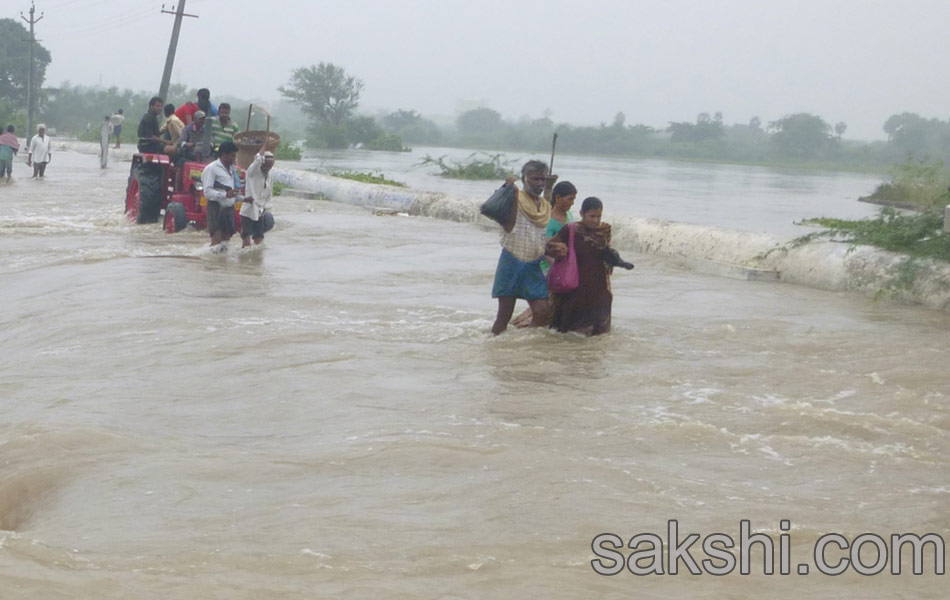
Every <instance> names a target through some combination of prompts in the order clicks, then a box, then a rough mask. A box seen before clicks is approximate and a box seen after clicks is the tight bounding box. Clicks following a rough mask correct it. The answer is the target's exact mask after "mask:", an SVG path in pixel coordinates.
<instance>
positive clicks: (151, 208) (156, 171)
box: [130, 164, 164, 224]
mask: <svg viewBox="0 0 950 600" xmlns="http://www.w3.org/2000/svg"><path fill="white" fill-rule="evenodd" d="M163 175H164V171H163V170H162V167H161V166H159V165H147V164H146V165H139V168H138V171H136V173H135V184H137V185H138V202H137V204H138V218H137V219H136V221H135V222H136V223H139V224H141V223H155V222H157V221H158V213H159V212H160V211H161V210H162V176H163ZM135 184H133V186H134V185H135ZM130 187H132V186H130Z"/></svg>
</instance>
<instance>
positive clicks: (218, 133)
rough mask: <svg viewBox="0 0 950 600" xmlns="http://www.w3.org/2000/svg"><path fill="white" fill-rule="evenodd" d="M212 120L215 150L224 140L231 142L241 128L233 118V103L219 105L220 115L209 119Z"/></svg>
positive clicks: (212, 138) (212, 140)
mask: <svg viewBox="0 0 950 600" xmlns="http://www.w3.org/2000/svg"><path fill="white" fill-rule="evenodd" d="M208 120H209V121H211V143H212V144H213V145H214V149H215V151H217V149H218V147H219V146H221V144H222V142H230V141H233V139H234V134H235V133H237V132H239V131H240V130H241V129H240V128H239V127H238V126H237V123H235V122H234V121H232V120H231V105H230V104H228V103H227V102H222V103H221V104H219V105H218V116H217V117H211V118H209V119H208Z"/></svg>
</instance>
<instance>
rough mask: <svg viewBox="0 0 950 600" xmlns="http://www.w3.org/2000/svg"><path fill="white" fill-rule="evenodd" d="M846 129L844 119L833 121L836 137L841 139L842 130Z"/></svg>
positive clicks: (846, 125)
mask: <svg viewBox="0 0 950 600" xmlns="http://www.w3.org/2000/svg"><path fill="white" fill-rule="evenodd" d="M847 130H848V124H847V123H845V122H844V121H838V122H837V123H835V135H837V136H838V139H839V140H840V139H841V136H843V135H844V132H845V131H847Z"/></svg>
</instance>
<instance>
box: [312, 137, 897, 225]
mask: <svg viewBox="0 0 950 600" xmlns="http://www.w3.org/2000/svg"><path fill="white" fill-rule="evenodd" d="M493 154H494V153H485V152H479V153H474V157H473V152H472V151H471V150H463V149H459V148H426V147H422V148H414V149H413V151H412V152H404V153H400V152H368V151H365V150H341V151H332V152H326V151H322V152H319V153H315V152H306V153H305V155H304V160H302V161H301V162H300V163H299V168H309V169H316V170H320V171H323V172H333V171H360V172H366V171H375V172H377V173H382V174H383V175H385V176H386V177H388V178H390V179H394V180H396V181H401V182H404V183H407V184H409V185H410V186H411V187H413V188H418V189H423V190H431V191H439V192H447V193H452V194H458V195H462V196H471V197H475V198H483V197H487V195H488V194H487V193H486V189H487V190H489V191H490V190H491V186H492V185H496V186H497V183H488V182H484V181H460V180H455V179H447V178H444V177H440V176H439V173H440V169H439V168H438V167H437V166H432V165H428V166H426V165H422V164H421V163H422V161H423V159H424V157H426V156H430V157H432V158H439V157H444V161H445V163H446V164H449V165H450V164H452V163H453V162H454V163H466V162H468V161H469V160H471V159H472V158H475V159H478V160H486V159H488V158H490V157H491V156H492V155H493ZM499 156H500V159H501V160H502V161H503V164H505V165H506V166H508V167H510V168H511V169H512V170H513V171H518V170H519V169H520V168H521V165H522V164H523V163H524V162H525V161H527V160H528V159H531V158H538V157H536V156H533V155H528V154H514V153H510V152H509V153H500V155H499ZM541 158H543V159H544V160H546V161H547V160H549V159H550V155H547V156H542V157H541ZM554 172H555V173H557V174H558V175H559V176H560V179H561V180H562V181H570V182H572V183H573V184H575V186H577V189H578V202H577V206H576V208H580V201H581V200H583V199H584V198H586V197H587V196H597V197H599V198H600V199H601V200H603V201H604V203H605V207H606V212H607V214H615V215H624V216H631V217H653V218H657V219H664V220H669V221H678V222H683V223H695V224H698V225H713V226H716V227H725V228H727V229H737V230H740V231H754V232H766V233H770V234H772V235H775V236H776V237H780V238H790V237H795V236H799V235H802V234H803V233H807V231H804V232H803V230H802V228H801V227H800V226H796V225H795V222H797V221H801V220H802V219H809V218H813V217H836V218H841V219H862V218H865V217H869V216H872V215H874V214H876V213H877V211H878V207H876V206H874V205H871V204H865V203H862V202H857V201H856V200H857V199H858V198H860V197H862V196H867V195H868V194H870V193H871V192H872V191H874V188H875V187H876V186H877V185H878V184H879V183H881V181H882V180H883V177H882V176H881V175H878V174H870V173H847V172H835V171H819V170H806V169H788V168H765V167H755V166H743V165H727V164H713V163H693V162H686V161H664V160H652V159H632V158H624V157H603V156H578V155H571V154H563V153H562V154H559V155H557V156H556V157H555V160H554ZM499 183H500V182H499Z"/></svg>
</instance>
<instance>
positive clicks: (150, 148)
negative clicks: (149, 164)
mask: <svg viewBox="0 0 950 600" xmlns="http://www.w3.org/2000/svg"><path fill="white" fill-rule="evenodd" d="M162 104H163V102H162V99H161V98H159V97H158V96H152V99H151V100H149V101H148V112H147V113H145V114H144V115H142V120H141V121H139V145H138V148H139V152H141V153H143V154H144V153H149V154H161V153H162V151H164V150H165V140H163V139H162V138H161V135H160V133H159V128H158V115H160V114H161V112H162Z"/></svg>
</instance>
